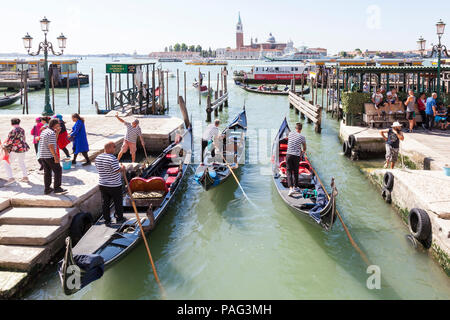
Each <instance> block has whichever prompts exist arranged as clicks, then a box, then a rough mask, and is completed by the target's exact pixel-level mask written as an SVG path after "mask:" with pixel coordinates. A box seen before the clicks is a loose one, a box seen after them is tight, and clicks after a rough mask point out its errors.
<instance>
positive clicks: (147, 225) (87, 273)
mask: <svg viewBox="0 0 450 320" xmlns="http://www.w3.org/2000/svg"><path fill="white" fill-rule="evenodd" d="M182 112H183V111H182ZM185 114H186V115H187V112H186V111H184V112H183V115H185ZM186 123H187V124H188V127H187V129H186V130H185V132H184V134H183V135H177V137H176V138H175V142H173V143H172V144H171V145H170V146H168V147H167V148H166V149H165V150H164V151H163V152H162V153H161V154H160V155H159V156H158V157H157V158H156V159H155V160H154V161H153V162H152V163H151V164H147V165H146V166H144V168H142V169H141V170H140V172H141V173H140V174H139V172H133V173H130V174H127V175H129V178H128V179H130V180H129V186H130V189H131V192H132V197H133V199H134V202H135V205H136V208H137V211H138V213H139V218H140V222H141V225H142V227H143V229H144V232H145V234H148V233H149V232H150V231H151V230H153V228H154V227H155V225H156V224H157V223H158V222H159V221H160V220H161V218H162V217H163V216H164V214H165V213H166V211H167V208H168V207H169V205H170V203H171V202H172V200H173V199H174V198H175V195H176V193H177V191H178V190H179V186H180V184H181V181H182V180H183V178H184V176H185V174H186V172H187V170H188V166H189V164H190V162H191V154H192V127H191V126H190V124H189V120H187V121H186V118H185V124H186ZM134 175H136V176H134ZM133 176H134V177H133ZM125 193H126V191H125V192H124V194H125ZM123 206H124V217H125V218H127V220H126V221H125V222H124V223H122V224H120V223H119V224H117V223H116V224H111V225H110V226H109V227H108V226H106V225H105V220H104V219H103V217H100V219H98V220H97V222H96V223H95V224H94V225H92V226H91V227H90V228H89V229H88V231H87V232H86V233H85V234H84V235H83V236H82V237H81V239H80V240H79V241H78V243H77V244H76V245H75V246H74V247H73V248H72V244H71V239H70V237H68V238H67V239H66V253H65V256H64V258H63V260H61V261H60V262H59V263H58V273H59V276H60V279H61V284H62V287H63V290H64V293H65V294H66V295H71V294H74V293H75V292H77V291H78V290H80V289H81V288H83V287H85V286H86V285H87V284H89V283H90V282H92V281H94V280H97V279H98V278H100V277H101V276H102V275H103V272H104V270H106V269H107V268H109V267H111V266H112V265H113V263H114V262H117V261H118V260H119V259H121V258H123V257H125V256H126V255H127V254H128V253H129V252H130V251H131V250H132V249H133V248H134V247H135V246H136V245H137V244H138V243H139V242H140V241H141V238H142V234H141V230H140V228H139V222H138V221H137V220H136V214H135V212H134V211H133V207H132V199H130V197H129V196H128V194H127V195H125V196H124V199H123ZM113 211H114V210H113V209H112V210H111V216H113V214H114V212H113ZM74 219H75V218H74ZM76 268H78V270H80V274H81V280H80V282H81V285H80V286H78V287H75V288H73V284H72V283H71V282H70V281H71V276H72V273H73V272H74V271H73V270H77V269H76Z"/></svg>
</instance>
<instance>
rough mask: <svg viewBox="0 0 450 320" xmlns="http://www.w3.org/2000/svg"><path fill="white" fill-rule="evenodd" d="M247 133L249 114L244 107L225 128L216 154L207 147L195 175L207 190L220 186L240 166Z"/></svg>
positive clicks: (196, 179)
mask: <svg viewBox="0 0 450 320" xmlns="http://www.w3.org/2000/svg"><path fill="white" fill-rule="evenodd" d="M246 133H247V114H246V112H245V107H244V110H243V111H242V112H241V113H239V114H238V115H237V116H236V118H234V119H233V121H231V123H230V124H229V125H228V126H227V127H226V128H225V129H224V130H223V132H222V135H223V136H224V138H223V140H221V142H222V143H221V144H222V145H221V146H218V147H217V148H215V149H214V151H215V152H214V156H213V154H212V153H213V152H212V150H208V148H206V149H205V156H204V161H203V163H202V164H200V165H199V166H198V168H197V170H196V172H195V176H194V179H195V181H197V183H198V184H200V185H201V186H203V188H204V189H205V190H209V189H211V188H212V187H215V186H218V185H219V184H221V183H222V182H224V181H225V180H226V179H227V178H228V177H229V176H230V175H231V174H232V173H231V170H235V169H238V168H239V163H241V159H242V156H243V155H244V154H245V139H246ZM213 148H214V147H213ZM224 158H225V160H224ZM225 161H226V162H225Z"/></svg>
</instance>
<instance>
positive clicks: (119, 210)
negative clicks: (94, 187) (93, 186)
mask: <svg viewBox="0 0 450 320" xmlns="http://www.w3.org/2000/svg"><path fill="white" fill-rule="evenodd" d="M99 187H100V193H101V195H102V213H103V219H105V221H111V211H110V205H111V200H112V201H114V209H115V210H116V212H115V214H114V215H115V216H116V218H117V219H121V218H122V217H123V204H122V201H123V194H122V186H119V187H105V186H99Z"/></svg>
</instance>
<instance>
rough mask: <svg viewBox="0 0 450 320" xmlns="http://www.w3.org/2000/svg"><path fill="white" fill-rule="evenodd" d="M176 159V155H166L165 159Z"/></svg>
mask: <svg viewBox="0 0 450 320" xmlns="http://www.w3.org/2000/svg"><path fill="white" fill-rule="evenodd" d="M176 157H177V155H176V154H172V153H168V154H166V158H167V159H173V158H176Z"/></svg>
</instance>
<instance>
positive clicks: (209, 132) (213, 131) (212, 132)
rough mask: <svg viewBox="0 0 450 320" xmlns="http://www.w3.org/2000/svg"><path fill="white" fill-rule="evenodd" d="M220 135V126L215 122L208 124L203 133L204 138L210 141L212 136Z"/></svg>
mask: <svg viewBox="0 0 450 320" xmlns="http://www.w3.org/2000/svg"><path fill="white" fill-rule="evenodd" d="M218 135H219V128H218V127H216V126H215V124H214V123H211V124H210V125H208V126H207V127H206V129H205V132H204V133H203V140H205V141H209V140H211V138H212V137H214V136H218Z"/></svg>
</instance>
